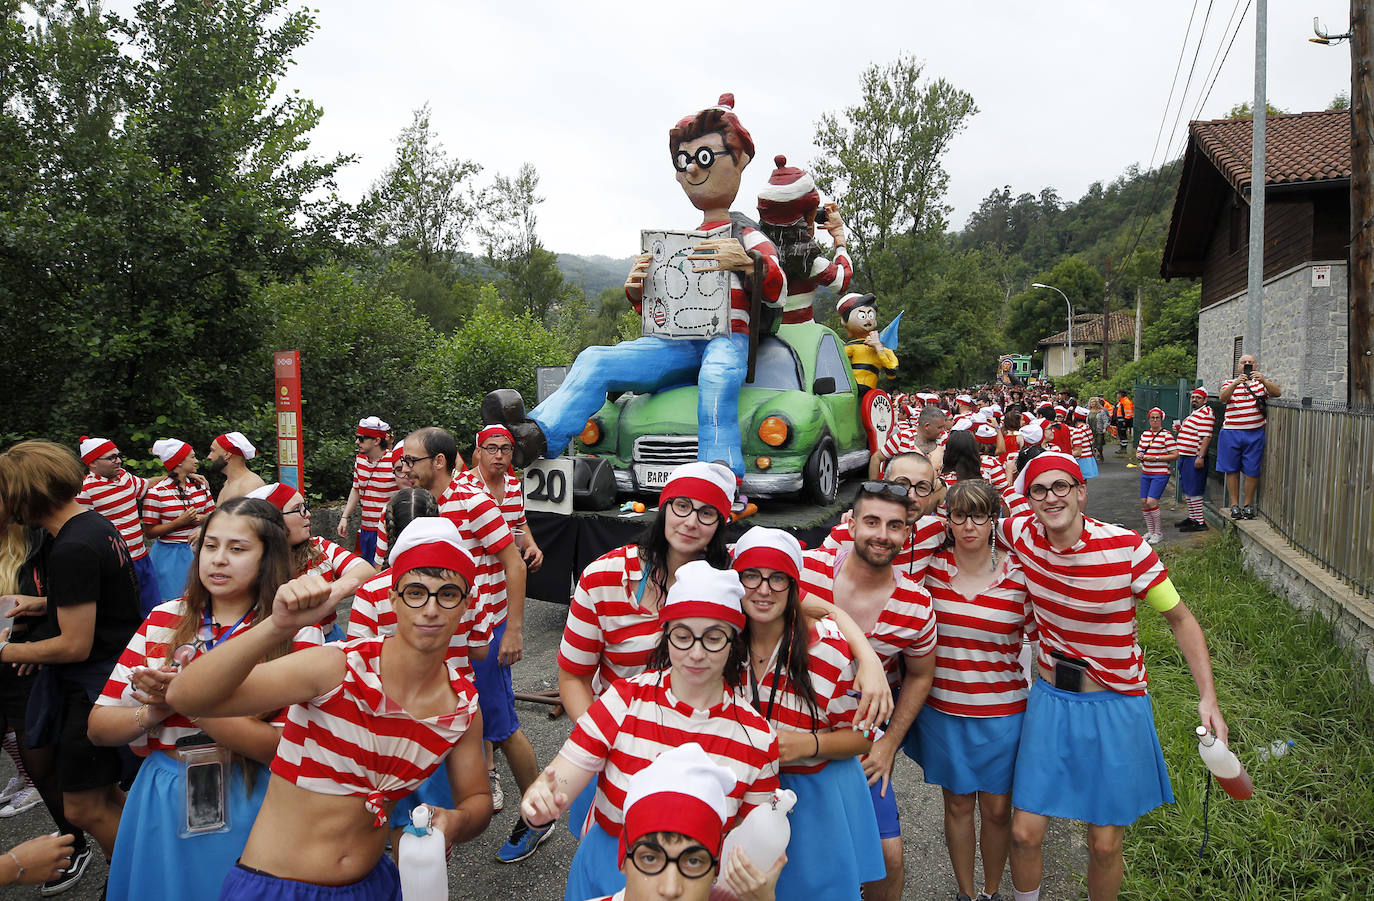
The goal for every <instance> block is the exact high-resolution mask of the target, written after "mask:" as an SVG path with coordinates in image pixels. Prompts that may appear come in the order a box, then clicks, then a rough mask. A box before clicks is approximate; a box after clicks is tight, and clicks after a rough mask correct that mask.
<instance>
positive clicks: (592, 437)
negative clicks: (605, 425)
mask: <svg viewBox="0 0 1374 901" xmlns="http://www.w3.org/2000/svg"><path fill="white" fill-rule="evenodd" d="M577 440H578V441H581V442H582V445H583V446H584V447H592V446H594V445H597V444H600V443H601V423H600V422H598V421H597V420H596V418H595V417H593V418H591V419H588V420H587V424H586V425H585V426H583V427H582V434H580V435H578V436H577Z"/></svg>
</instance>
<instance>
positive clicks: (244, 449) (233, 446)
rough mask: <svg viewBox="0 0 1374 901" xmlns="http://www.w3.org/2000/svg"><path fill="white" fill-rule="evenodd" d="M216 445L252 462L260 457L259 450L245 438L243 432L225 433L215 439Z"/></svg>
mask: <svg viewBox="0 0 1374 901" xmlns="http://www.w3.org/2000/svg"><path fill="white" fill-rule="evenodd" d="M215 444H218V445H219V446H220V447H222V448H224V449H225V450H226V451H228V452H229V453H231V454H238V455H239V456H240V457H242V458H243V459H245V460H251V459H253V458H254V457H256V456H257V455H258V449H257V448H256V447H254V446H253V443H252V442H251V441H249V440H248V439H247V438H245V437H244V436H243V432H225V433H224V434H223V435H220V436H219V437H218V438H216V439H215Z"/></svg>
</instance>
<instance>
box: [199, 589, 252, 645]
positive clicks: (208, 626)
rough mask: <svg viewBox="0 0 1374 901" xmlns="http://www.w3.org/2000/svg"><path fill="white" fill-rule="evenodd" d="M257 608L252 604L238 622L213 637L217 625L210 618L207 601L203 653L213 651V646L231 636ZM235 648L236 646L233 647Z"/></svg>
mask: <svg viewBox="0 0 1374 901" xmlns="http://www.w3.org/2000/svg"><path fill="white" fill-rule="evenodd" d="M257 606H258V605H257V604H254V605H253V606H252V607H249V608H248V609H247V610H245V611H243V616H240V617H239V621H238V622H236V623H234V624H233V625H232V626H230V627H229V628H228V629H225V630H223V631H221V632H220V633H219V634H218V635H215V626H216V625H217V624H216V623H215V622H214V621H213V620H212V619H211V618H210V607H211V604H210V603H209V602H208V601H207V602H206V604H205V634H206V636H207V637H206V638H205V639H203V640H202V642H201V643H202V644H204V645H205V652H206V653H207V654H208V653H209V652H210V651H211V650H213V649H214V647H215V645H217V644H219V643H220V642H221V641H223V640H224V639H226V638H228V637H229V636H231V635H233V634H234V630H235V629H237V628H238V627H239V626H241V625H243V621H244V620H246V619H247V618H248V614H250V613H252V612H253V611H254V610H256V609H257ZM235 647H238V646H237V645H235Z"/></svg>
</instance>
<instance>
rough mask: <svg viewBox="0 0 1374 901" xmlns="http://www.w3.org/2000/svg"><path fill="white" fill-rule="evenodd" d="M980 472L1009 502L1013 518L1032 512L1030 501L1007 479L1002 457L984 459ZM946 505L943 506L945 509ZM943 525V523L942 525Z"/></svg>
mask: <svg viewBox="0 0 1374 901" xmlns="http://www.w3.org/2000/svg"><path fill="white" fill-rule="evenodd" d="M979 471H980V473H981V474H982V476H983V481H985V482H987V483H988V484H989V485H991V486H992V487H993V488H996V489H997V493H998V494H1000V495H1002V500H1004V501H1006V502H1007V507H1008V508H1009V509H1010V510H1011V513H1012V515H1013V516H1015V515H1016V514H1017V513H1022V512H1027V513H1028V512H1030V501H1028V500H1027V499H1026V496H1025V495H1024V494H1017V493H1016V489H1015V488H1013V487H1012V483H1011V480H1010V479H1008V478H1007V467H1006V464H1004V463H1003V462H1002V460H1001V458H1000V457H987V456H985V457H983V459H982V461H981V462H980V463H979ZM943 507H944V505H943V504H941V508H942V509H943ZM942 524H943V523H942ZM944 537H945V536H944V533H943V532H941V533H940V540H941V541H942V542H943V541H944Z"/></svg>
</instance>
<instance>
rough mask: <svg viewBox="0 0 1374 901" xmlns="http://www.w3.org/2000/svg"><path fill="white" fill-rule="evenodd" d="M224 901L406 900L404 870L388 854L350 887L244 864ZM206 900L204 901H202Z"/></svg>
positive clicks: (231, 875)
mask: <svg viewBox="0 0 1374 901" xmlns="http://www.w3.org/2000/svg"><path fill="white" fill-rule="evenodd" d="M219 899H220V901H240V899H246V901H402V899H401V871H400V870H398V869H396V863H395V861H393V860H392V859H391V858H390V857H387V856H386V855H385V854H383V855H382V856H381V859H379V860H378V861H377V865H376V866H375V867H373V868H372V871H371V872H370V873H368V874H367V875H366V876H364V877H363V878H362V879H359V880H358V881H357V882H350V883H348V884H347V885H316V884H315V883H313V882H301V881H299V880H297V879H281V878H278V877H276V876H271V875H269V874H267V873H260V872H257V871H256V870H250V869H248V868H247V867H245V866H243V865H242V864H240V865H238V866H236V867H234V868H233V869H232V870H230V871H229V877H228V878H227V879H225V880H224V887H223V888H222V889H221V890H220V893H219ZM202 901H204V899H202Z"/></svg>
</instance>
